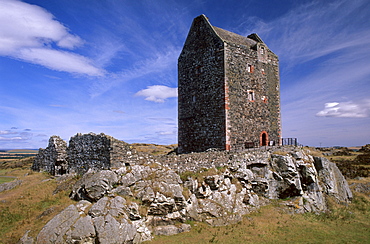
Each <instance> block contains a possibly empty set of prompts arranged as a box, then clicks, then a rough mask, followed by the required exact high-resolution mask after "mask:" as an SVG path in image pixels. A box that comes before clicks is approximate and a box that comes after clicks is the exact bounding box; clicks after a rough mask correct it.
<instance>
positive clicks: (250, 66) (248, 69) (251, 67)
mask: <svg viewBox="0 0 370 244" xmlns="http://www.w3.org/2000/svg"><path fill="white" fill-rule="evenodd" d="M253 70H254V67H253V66H252V65H251V64H248V66H247V71H248V73H253Z"/></svg>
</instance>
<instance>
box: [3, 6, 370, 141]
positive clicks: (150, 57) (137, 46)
mask: <svg viewBox="0 0 370 244" xmlns="http://www.w3.org/2000/svg"><path fill="white" fill-rule="evenodd" d="M200 14H205V15H206V16H207V17H208V18H209V19H210V22H211V24H213V25H214V26H217V27H221V28H223V29H226V30H229V31H232V32H235V33H238V34H240V35H245V36H246V35H249V34H251V33H258V34H259V36H260V37H261V38H262V39H263V40H264V42H265V43H266V44H267V45H268V46H269V47H270V49H271V50H272V51H273V52H275V53H276V54H277V55H278V56H279V58H280V81H281V112H282V125H283V137H297V138H298V140H299V142H300V143H302V144H304V145H310V146H320V145H321V146H334V145H341V146H355V145H364V144H367V143H370V117H369V116H370V2H369V1H368V0H347V1H341V0H338V1H328V0H325V1H323V0H321V1H294V0H270V1H263V0H258V1H257V0H256V1H242V0H237V1H236V0H235V1H230V0H220V1H215V0H214V1H211V0H203V1H193V0H182V1H174V0H173V1H169V0H168V1H166V0H156V1H149V0H147V1H145V0H144V1H140V0H138V1H126V0H121V1H118V0H116V1H113V0H111V1H108V0H79V1H75V0H62V1H61V0H35V1H30V0H27V1H18V0H0V23H1V24H0V148H39V147H43V148H44V147H46V146H47V140H48V138H49V137H50V136H51V135H59V136H61V137H62V138H63V139H65V140H67V141H68V140H69V138H70V137H71V136H73V135H75V134H76V133H88V132H94V133H101V132H103V133H105V134H108V135H111V136H113V137H115V138H117V139H121V140H124V141H126V142H129V143H132V142H147V143H157V144H172V143H177V58H178V56H179V54H180V52H181V49H182V46H183V43H184V41H185V39H186V36H187V33H188V31H189V28H190V25H191V22H192V20H193V18H195V17H196V16H198V15H200Z"/></svg>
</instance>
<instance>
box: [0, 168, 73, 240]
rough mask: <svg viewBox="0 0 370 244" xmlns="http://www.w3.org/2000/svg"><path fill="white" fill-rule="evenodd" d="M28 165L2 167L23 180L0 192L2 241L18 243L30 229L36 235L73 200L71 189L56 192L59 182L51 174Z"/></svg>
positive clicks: (3, 170)
mask: <svg viewBox="0 0 370 244" xmlns="http://www.w3.org/2000/svg"><path fill="white" fill-rule="evenodd" d="M29 166H30V165H29ZM28 168H29V167H28ZM28 168H18V169H14V168H8V169H2V170H1V173H2V174H3V175H13V176H16V177H17V178H19V179H20V180H22V181H23V183H22V184H21V185H20V186H18V187H16V188H14V189H12V190H9V191H4V192H1V193H0V243H17V242H18V241H19V239H20V238H21V237H22V236H23V235H24V233H25V232H26V231H27V230H31V231H30V233H29V234H30V235H31V236H37V233H38V232H39V231H40V230H41V228H42V227H43V226H44V225H45V224H46V223H47V222H48V221H49V220H50V219H51V218H52V217H54V216H55V215H56V214H57V213H59V212H61V211H62V210H63V209H64V208H65V207H67V206H68V205H70V204H72V203H74V202H73V201H72V200H71V199H69V197H68V194H69V191H61V192H59V193H57V194H54V195H53V191H54V189H55V188H56V186H57V183H56V181H55V180H54V179H53V178H52V177H51V176H49V175H48V174H44V173H35V172H32V171H30V170H29V169H28Z"/></svg>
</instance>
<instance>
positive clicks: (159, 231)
mask: <svg viewBox="0 0 370 244" xmlns="http://www.w3.org/2000/svg"><path fill="white" fill-rule="evenodd" d="M190 229H191V226H190V225H189V224H181V225H180V226H175V225H166V226H157V227H155V228H154V230H153V233H154V235H165V236H171V235H176V234H179V233H182V232H189V231H190Z"/></svg>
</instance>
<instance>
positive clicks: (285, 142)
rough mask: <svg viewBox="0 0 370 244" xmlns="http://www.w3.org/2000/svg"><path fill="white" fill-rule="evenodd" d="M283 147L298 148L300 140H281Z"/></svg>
mask: <svg viewBox="0 0 370 244" xmlns="http://www.w3.org/2000/svg"><path fill="white" fill-rule="evenodd" d="M281 145H282V146H298V145H299V144H298V139H297V138H281Z"/></svg>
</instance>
